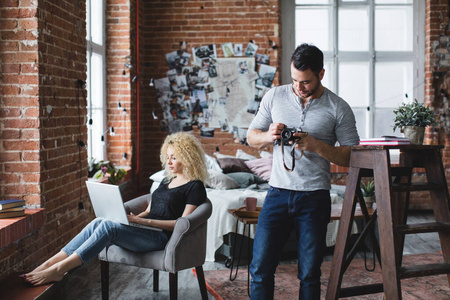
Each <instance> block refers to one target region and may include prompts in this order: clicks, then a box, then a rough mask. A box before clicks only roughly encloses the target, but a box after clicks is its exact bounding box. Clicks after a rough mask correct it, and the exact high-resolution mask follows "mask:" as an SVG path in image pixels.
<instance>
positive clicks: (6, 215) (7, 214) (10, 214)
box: [0, 208, 25, 219]
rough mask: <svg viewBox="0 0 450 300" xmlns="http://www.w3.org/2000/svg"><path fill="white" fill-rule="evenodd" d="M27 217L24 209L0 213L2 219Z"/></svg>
mask: <svg viewBox="0 0 450 300" xmlns="http://www.w3.org/2000/svg"><path fill="white" fill-rule="evenodd" d="M23 216H25V210H24V209H23V208H22V209H21V210H18V211H0V219H5V218H15V217H23Z"/></svg>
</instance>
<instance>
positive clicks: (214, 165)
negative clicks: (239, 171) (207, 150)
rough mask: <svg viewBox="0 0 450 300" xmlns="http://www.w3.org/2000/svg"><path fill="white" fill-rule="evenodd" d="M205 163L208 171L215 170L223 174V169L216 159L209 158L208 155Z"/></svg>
mask: <svg viewBox="0 0 450 300" xmlns="http://www.w3.org/2000/svg"><path fill="white" fill-rule="evenodd" d="M205 162H206V168H207V169H208V170H214V171H218V172H220V173H222V172H223V171H222V169H221V168H220V166H219V163H218V162H217V159H215V158H214V157H212V156H209V155H208V154H205Z"/></svg>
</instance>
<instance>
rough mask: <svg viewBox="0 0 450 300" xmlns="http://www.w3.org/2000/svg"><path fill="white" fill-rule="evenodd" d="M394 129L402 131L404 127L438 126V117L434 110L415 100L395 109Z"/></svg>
mask: <svg viewBox="0 0 450 300" xmlns="http://www.w3.org/2000/svg"><path fill="white" fill-rule="evenodd" d="M394 114H395V119H394V129H393V131H395V129H397V127H398V128H400V129H402V128H403V127H404V126H419V127H427V126H429V125H436V124H438V122H437V121H436V117H435V114H434V111H433V109H432V108H430V107H428V106H425V105H424V104H423V103H419V102H418V101H417V99H414V101H413V102H411V103H408V104H406V103H402V105H401V106H399V108H397V109H394Z"/></svg>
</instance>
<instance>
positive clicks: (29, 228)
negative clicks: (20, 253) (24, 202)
mask: <svg viewBox="0 0 450 300" xmlns="http://www.w3.org/2000/svg"><path fill="white" fill-rule="evenodd" d="M45 219H46V215H45V210H44V209H43V208H37V209H25V216H24V217H19V218H7V219H0V249H2V248H5V247H6V246H8V245H9V244H12V243H14V242H15V241H17V240H19V239H21V238H22V237H24V236H26V235H27V234H30V233H32V232H33V231H35V230H37V229H39V228H40V227H42V225H44V223H45Z"/></svg>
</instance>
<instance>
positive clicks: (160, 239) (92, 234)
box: [61, 218, 168, 264]
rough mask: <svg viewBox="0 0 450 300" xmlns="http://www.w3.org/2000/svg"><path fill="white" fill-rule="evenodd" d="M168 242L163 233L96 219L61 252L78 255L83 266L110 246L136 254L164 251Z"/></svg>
mask: <svg viewBox="0 0 450 300" xmlns="http://www.w3.org/2000/svg"><path fill="white" fill-rule="evenodd" d="M167 241H168V239H167V236H166V235H165V234H164V232H162V231H155V230H148V229H142V228H137V227H131V226H128V225H124V224H120V223H118V222H115V221H111V220H106V219H104V218H96V219H94V220H92V221H91V222H90V223H89V224H88V225H86V227H84V228H83V230H81V232H80V233H79V234H77V236H75V237H74V238H73V239H72V240H71V241H70V242H69V243H68V244H67V245H66V246H65V247H64V248H62V249H61V251H63V252H64V253H66V254H67V255H69V256H70V255H71V254H72V253H76V254H77V255H78V256H79V257H80V258H81V260H82V262H83V264H86V263H87V262H88V261H90V260H91V259H92V258H94V257H95V256H97V255H98V254H99V253H100V252H101V251H102V250H103V248H105V247H106V246H109V245H110V244H114V245H117V246H120V247H122V248H125V249H128V250H131V251H134V252H146V251H156V250H162V249H164V247H165V246H166V244H167Z"/></svg>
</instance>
